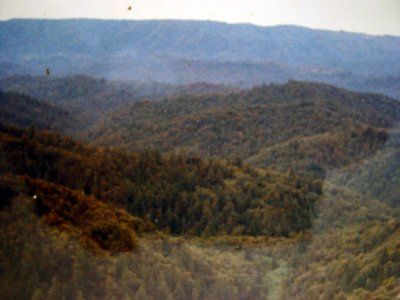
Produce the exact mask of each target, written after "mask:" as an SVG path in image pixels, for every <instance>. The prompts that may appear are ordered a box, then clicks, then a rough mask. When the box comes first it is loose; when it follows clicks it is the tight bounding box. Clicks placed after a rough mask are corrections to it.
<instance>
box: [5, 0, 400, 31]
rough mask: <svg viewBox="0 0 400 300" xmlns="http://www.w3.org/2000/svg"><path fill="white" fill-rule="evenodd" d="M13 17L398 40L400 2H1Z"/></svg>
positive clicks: (356, 0)
mask: <svg viewBox="0 0 400 300" xmlns="http://www.w3.org/2000/svg"><path fill="white" fill-rule="evenodd" d="M129 8H130V9H129ZM12 18H52V19H61V18H101V19H132V20H142V19H185V20H188V19H192V20H216V21H223V22H228V23H253V24H256V25H262V26H272V25H281V24H290V25H300V26H306V27H310V28H318V29H331V30H344V31H351V32H362V33H367V34H375V35H383V34H390V35H397V36H400V0H0V19H1V20H8V19H12Z"/></svg>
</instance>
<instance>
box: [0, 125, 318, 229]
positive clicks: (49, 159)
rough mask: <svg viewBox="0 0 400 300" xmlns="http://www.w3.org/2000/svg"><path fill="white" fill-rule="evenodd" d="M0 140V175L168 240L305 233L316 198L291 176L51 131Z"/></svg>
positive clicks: (314, 190)
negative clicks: (126, 215)
mask: <svg viewBox="0 0 400 300" xmlns="http://www.w3.org/2000/svg"><path fill="white" fill-rule="evenodd" d="M0 141H1V144H0V145H1V148H0V149H1V150H2V151H1V161H0V163H1V164H0V166H1V169H2V170H3V172H12V173H14V174H18V175H27V176H30V177H32V178H37V179H43V180H46V181H48V182H51V183H55V184H57V185H63V186H65V187H68V188H70V189H74V190H78V191H81V192H82V193H85V194H87V195H93V196H95V197H96V198H98V199H102V200H103V201H105V202H107V203H111V204H113V205H117V206H119V207H121V208H124V209H126V210H127V211H128V212H130V213H131V214H133V215H136V216H139V217H143V218H144V219H145V220H146V221H149V222H150V223H154V224H155V226H156V228H157V229H163V230H168V231H170V232H171V233H173V234H189V235H221V234H234V235H240V234H244V235H254V236H258V235H264V236H288V235H289V234H290V233H292V232H299V231H303V230H306V229H308V228H310V226H311V225H312V222H311V221H312V218H313V214H314V207H315V205H316V202H317V201H318V199H319V196H320V192H321V183H320V182H319V181H316V180H311V179H308V178H300V177H296V176H295V175H294V174H280V173H275V172H269V171H261V170H255V169H251V168H248V167H236V166H233V165H230V164H227V163H225V162H222V161H204V160H202V159H200V158H197V157H184V156H180V155H170V156H162V155H160V154H159V153H158V152H154V151H146V152H143V153H136V154H135V153H133V154H128V153H125V152H121V151H117V150H110V149H108V150H107V149H96V148H91V147H87V146H85V145H83V144H80V143H77V142H74V141H73V140H71V139H67V138H63V137H61V136H58V135H54V134H51V133H49V132H46V133H35V134H34V135H33V136H32V135H29V132H28V131H26V130H21V129H13V128H9V127H2V128H1V133H0Z"/></svg>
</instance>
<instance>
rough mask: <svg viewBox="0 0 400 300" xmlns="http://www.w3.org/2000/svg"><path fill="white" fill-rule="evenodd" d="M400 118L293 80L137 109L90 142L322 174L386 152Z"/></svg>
mask: <svg viewBox="0 0 400 300" xmlns="http://www.w3.org/2000/svg"><path fill="white" fill-rule="evenodd" d="M399 119H400V103H398V102H397V101H395V100H392V99H390V98H386V97H383V96H380V95H377V94H363V93H354V92H350V91H347V90H344V89H339V88H336V87H333V86H329V85H325V84H315V83H305V82H295V81H291V82H288V83H287V84H285V85H269V86H261V87H256V88H253V89H251V90H245V91H243V92H240V93H231V94H228V95H208V96H197V97H196V96H180V97H172V98H169V99H166V100H164V101H161V102H157V103H152V102H140V103H137V104H132V105H130V106H127V107H124V109H121V110H120V111H117V112H115V113H113V114H111V115H110V116H109V117H107V118H105V119H104V120H103V121H102V122H100V123H99V124H98V126H96V127H94V129H93V130H92V131H91V132H90V134H89V139H90V140H91V141H93V142H95V143H97V144H102V145H118V146H123V147H126V148H129V149H139V150H140V149H146V148H148V147H152V148H154V149H158V150H160V151H162V152H168V151H172V150H173V151H183V152H186V153H193V154H196V155H201V156H206V157H214V158H215V157H220V158H221V157H222V158H229V159H231V160H235V159H240V160H244V161H246V162H248V163H251V164H253V165H256V166H264V167H273V168H275V169H278V170H280V171H287V170H288V169H289V168H293V169H295V170H296V171H300V172H304V171H307V170H308V171H313V172H314V171H315V172H316V173H324V172H326V171H327V170H332V169H336V168H340V167H344V166H348V165H350V164H353V163H357V162H359V161H361V160H363V159H364V158H367V157H369V156H371V155H373V154H374V153H376V152H377V151H379V150H380V149H382V148H383V147H384V146H385V142H386V141H387V139H388V138H389V136H390V134H391V130H392V129H393V128H395V127H396V126H397V123H398V121H399Z"/></svg>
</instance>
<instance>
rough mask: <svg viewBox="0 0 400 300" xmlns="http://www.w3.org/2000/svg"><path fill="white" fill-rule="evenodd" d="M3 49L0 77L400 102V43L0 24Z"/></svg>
mask: <svg viewBox="0 0 400 300" xmlns="http://www.w3.org/2000/svg"><path fill="white" fill-rule="evenodd" d="M0 43H1V44H2V47H1V49H0V56H1V61H0V74H2V75H13V74H33V75H42V74H44V72H45V70H46V68H50V70H51V71H52V73H53V74H54V75H67V74H86V75H91V76H95V77H105V78H109V79H125V80H127V79H131V80H139V81H161V82H167V83H174V84H182V83H193V82H198V81H205V82H212V83H219V84H221V83H222V84H234V85H238V86H252V85H255V84H260V83H269V82H285V81H287V80H288V79H301V80H312V81H322V82H328V83H334V84H337V85H340V86H343V87H348V88H354V89H357V90H361V91H371V92H374V91H379V92H383V93H385V94H387V95H391V96H393V97H398V96H399V94H398V92H399V91H398V87H397V85H396V84H395V83H396V81H397V78H398V76H399V75H400V74H399V71H398V70H399V69H400V37H395V36H368V35H364V34H355V33H346V32H334V31H324V30H312V29H307V28H302V27H296V26H276V27H259V26H254V25H250V24H234V25H232V24H225V23H219V22H209V21H104V20H103V21H102V20H83V19H76V20H10V21H3V22H1V23H0ZM360 53H362V55H360ZM377 82H378V84H377ZM380 83H383V84H380ZM383 86H384V87H383Z"/></svg>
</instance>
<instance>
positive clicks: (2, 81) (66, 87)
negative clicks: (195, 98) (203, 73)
mask: <svg viewBox="0 0 400 300" xmlns="http://www.w3.org/2000/svg"><path fill="white" fill-rule="evenodd" d="M0 89H3V90H4V91H9V92H14V93H19V94H24V95H29V96H30V97H33V98H36V99H38V100H40V101H46V102H47V103H51V104H53V105H54V106H56V107H59V108H60V109H62V110H64V111H66V112H68V114H70V115H71V116H72V115H73V116H74V117H75V122H78V124H76V125H77V126H76V128H75V129H77V130H78V129H79V130H83V129H85V128H87V127H90V126H91V125H93V123H95V122H96V121H97V120H98V119H99V118H101V117H104V115H105V114H107V113H109V112H112V111H114V110H116V109H117V108H118V107H121V106H123V105H125V104H128V103H134V102H138V101H140V100H145V99H150V100H160V99H162V98H164V97H167V96H172V95H180V94H193V95H196V94H197V95H201V94H209V93H224V92H228V91H235V90H236V89H235V88H233V87H228V86H222V85H215V84H207V83H196V84H189V85H171V84H166V83H157V82H135V81H108V80H105V79H97V78H93V77H88V76H82V75H76V76H68V77H53V76H11V77H3V78H0ZM8 104H10V101H8V102H5V103H3V105H4V106H3V107H4V109H7V110H11V109H14V110H15V112H14V115H19V111H20V110H17V109H16V108H20V107H19V106H17V107H12V105H11V107H7V108H6V105H8ZM18 104H19V105H21V103H20V102H19V103H18ZM25 110H28V108H26V109H25ZM21 111H24V110H23V109H22V110H21ZM54 123H55V121H54V120H49V121H47V122H46V124H54ZM20 125H25V124H20ZM61 128H62V127H61ZM61 128H60V127H57V128H55V129H61Z"/></svg>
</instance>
